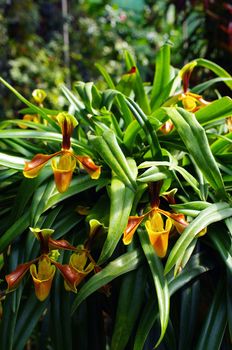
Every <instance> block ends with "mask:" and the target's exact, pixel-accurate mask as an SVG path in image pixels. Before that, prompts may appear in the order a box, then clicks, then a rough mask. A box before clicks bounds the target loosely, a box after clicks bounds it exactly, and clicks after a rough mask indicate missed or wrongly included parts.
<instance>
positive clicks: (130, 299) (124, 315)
mask: <svg viewBox="0 0 232 350" xmlns="http://www.w3.org/2000/svg"><path fill="white" fill-rule="evenodd" d="M145 276H146V272H145V271H144V267H140V268H139V269H137V270H136V271H132V272H131V273H129V274H126V275H125V276H124V278H123V282H122V286H121V289H120V294H119V299H118V305H117V314H116V320H115V326H114V332H113V336H112V343H111V350H124V349H125V347H126V345H127V343H128V340H129V338H130V336H131V333H132V330H133V327H134V326H135V324H136V321H137V319H138V316H139V313H140V311H141V307H142V305H143V303H144V293H145V284H146V278H145Z"/></svg>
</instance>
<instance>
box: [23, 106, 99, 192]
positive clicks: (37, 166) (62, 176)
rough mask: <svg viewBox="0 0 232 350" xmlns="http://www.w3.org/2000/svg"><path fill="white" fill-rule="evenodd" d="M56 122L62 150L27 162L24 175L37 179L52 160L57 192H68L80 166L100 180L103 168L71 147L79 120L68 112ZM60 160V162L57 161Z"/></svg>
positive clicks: (41, 155)
mask: <svg viewBox="0 0 232 350" xmlns="http://www.w3.org/2000/svg"><path fill="white" fill-rule="evenodd" d="M56 120H57V122H58V124H59V126H60V128H61V131H62V136H63V140H62V145H61V150H60V151H58V152H55V153H53V154H40V153H39V154H36V155H35V156H34V158H33V159H32V160H31V161H30V162H26V164H25V167H24V171H23V174H24V176H25V177H27V178H34V177H36V176H37V175H38V174H39V172H40V171H41V169H42V168H43V167H44V166H45V164H47V163H48V162H49V161H50V160H52V164H51V166H52V170H53V173H54V179H55V183H56V187H57V190H58V191H59V192H61V193H63V192H65V191H67V189H68V187H69V185H70V183H71V180H72V175H73V172H74V170H75V168H76V166H77V164H80V166H81V167H83V168H84V169H85V170H86V171H87V172H88V174H89V175H90V176H91V178H92V179H98V178H99V176H100V173H101V167H100V166H98V165H96V164H95V163H94V162H93V160H92V159H91V158H90V157H88V156H82V155H76V154H75V153H74V152H73V150H72V147H71V135H72V133H73V130H74V128H75V127H76V126H77V124H78V123H77V120H76V119H75V118H74V117H73V116H72V115H70V114H68V113H66V112H62V113H59V114H58V115H57V117H56ZM57 159H58V160H57Z"/></svg>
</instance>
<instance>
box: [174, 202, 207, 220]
mask: <svg viewBox="0 0 232 350" xmlns="http://www.w3.org/2000/svg"><path fill="white" fill-rule="evenodd" d="M210 205H211V203H208V202H204V201H193V202H187V203H181V204H171V205H170V207H171V208H172V209H174V211H175V212H177V213H182V214H184V215H189V216H193V217H196V216H197V215H198V214H200V212H201V211H202V210H204V209H206V208H208V207H209V206H210Z"/></svg>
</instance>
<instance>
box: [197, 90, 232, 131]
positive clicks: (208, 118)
mask: <svg viewBox="0 0 232 350" xmlns="http://www.w3.org/2000/svg"><path fill="white" fill-rule="evenodd" d="M231 113H232V99H231V98H230V97H228V96H225V97H222V98H220V99H219V100H216V101H213V102H212V103H210V104H209V105H208V106H206V107H204V108H201V109H199V110H198V111H197V112H196V113H195V115H196V118H197V120H198V122H199V123H200V124H202V125H206V124H208V123H212V122H213V121H215V120H219V119H223V118H226V117H229V116H231Z"/></svg>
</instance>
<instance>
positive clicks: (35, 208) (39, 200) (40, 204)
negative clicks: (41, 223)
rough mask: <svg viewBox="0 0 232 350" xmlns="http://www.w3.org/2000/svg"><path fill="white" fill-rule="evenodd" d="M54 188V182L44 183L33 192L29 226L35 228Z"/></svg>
mask: <svg viewBox="0 0 232 350" xmlns="http://www.w3.org/2000/svg"><path fill="white" fill-rule="evenodd" d="M54 188H55V183H54V180H53V179H52V180H51V181H49V182H46V183H45V184H43V185H42V186H40V187H39V188H38V189H37V190H36V191H35V192H34V196H33V199H32V203H31V226H32V227H36V224H37V222H38V220H39V218H40V215H41V214H42V213H43V212H44V208H45V207H46V204H47V202H48V201H49V199H50V197H51V195H52V193H53V191H54Z"/></svg>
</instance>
